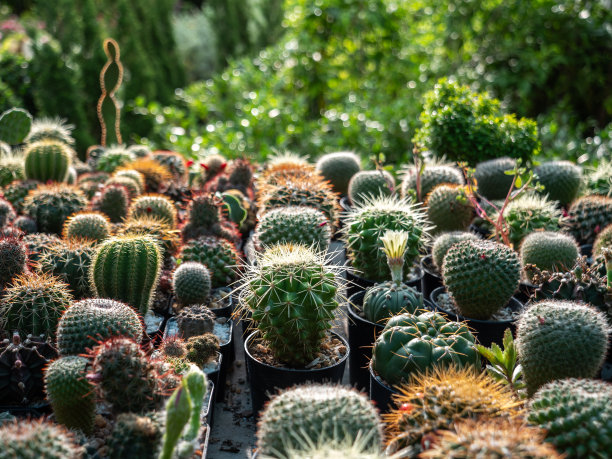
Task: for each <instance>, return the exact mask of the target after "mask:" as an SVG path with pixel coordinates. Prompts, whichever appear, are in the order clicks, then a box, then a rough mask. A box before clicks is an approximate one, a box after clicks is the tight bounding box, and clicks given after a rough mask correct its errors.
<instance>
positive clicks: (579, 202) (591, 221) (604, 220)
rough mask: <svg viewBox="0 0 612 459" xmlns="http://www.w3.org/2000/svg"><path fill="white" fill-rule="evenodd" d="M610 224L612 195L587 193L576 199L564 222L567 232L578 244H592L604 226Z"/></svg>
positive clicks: (611, 219)
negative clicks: (587, 194)
mask: <svg viewBox="0 0 612 459" xmlns="http://www.w3.org/2000/svg"><path fill="white" fill-rule="evenodd" d="M610 224H612V197H607V196H599V195H589V196H583V197H581V198H578V199H576V200H575V201H574V202H573V203H572V205H571V206H570V208H569V216H568V219H567V222H566V226H567V229H568V231H569V233H570V234H571V235H572V236H574V238H576V240H577V241H578V243H579V244H592V243H593V242H594V241H595V238H596V237H597V235H598V234H599V233H600V232H601V230H603V229H604V228H605V227H606V226H608V225H610Z"/></svg>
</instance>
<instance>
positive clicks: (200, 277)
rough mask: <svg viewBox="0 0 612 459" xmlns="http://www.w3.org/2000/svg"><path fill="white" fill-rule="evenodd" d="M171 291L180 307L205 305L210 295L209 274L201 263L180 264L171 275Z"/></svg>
mask: <svg viewBox="0 0 612 459" xmlns="http://www.w3.org/2000/svg"><path fill="white" fill-rule="evenodd" d="M172 290H173V291H174V295H175V296H176V299H177V301H178V302H179V304H181V305H190V304H197V303H202V304H203V303H206V302H207V300H208V297H209V295H210V272H209V271H208V268H207V267H206V266H204V265H203V264H202V263H198V262H195V261H188V262H187V263H181V264H180V265H179V267H178V268H177V269H176V270H175V271H174V274H173V275H172Z"/></svg>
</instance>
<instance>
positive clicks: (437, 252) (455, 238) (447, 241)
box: [431, 231, 479, 271]
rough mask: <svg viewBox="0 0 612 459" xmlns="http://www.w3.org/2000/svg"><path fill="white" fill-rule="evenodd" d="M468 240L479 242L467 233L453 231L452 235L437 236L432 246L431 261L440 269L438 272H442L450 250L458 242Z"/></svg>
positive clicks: (471, 234)
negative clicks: (445, 258)
mask: <svg viewBox="0 0 612 459" xmlns="http://www.w3.org/2000/svg"><path fill="white" fill-rule="evenodd" d="M467 240H470V241H478V240H479V237H478V236H476V235H475V234H473V233H468V232H466V231H451V232H450V233H442V234H439V235H438V236H436V238H435V239H434V242H433V244H432V246H431V259H432V261H433V264H434V265H435V266H436V268H438V271H441V270H442V263H443V261H444V257H445V256H446V253H447V252H448V251H449V249H450V248H451V247H452V246H453V245H454V244H456V243H457V242H462V241H467Z"/></svg>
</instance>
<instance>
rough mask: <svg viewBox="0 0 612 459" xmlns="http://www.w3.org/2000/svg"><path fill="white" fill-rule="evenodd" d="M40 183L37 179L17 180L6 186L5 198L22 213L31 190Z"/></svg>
mask: <svg viewBox="0 0 612 459" xmlns="http://www.w3.org/2000/svg"><path fill="white" fill-rule="evenodd" d="M38 185H40V183H39V182H37V181H36V180H15V181H14V182H11V183H10V184H8V185H6V186H5V187H4V189H3V190H2V194H3V195H4V199H6V200H7V201H8V202H10V203H11V204H12V206H13V208H14V209H15V212H17V213H18V214H21V213H22V212H23V203H24V201H25V198H26V196H27V195H28V193H30V191H32V190H34V189H36V188H37V187H38Z"/></svg>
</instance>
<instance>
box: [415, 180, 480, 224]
mask: <svg viewBox="0 0 612 459" xmlns="http://www.w3.org/2000/svg"><path fill="white" fill-rule="evenodd" d="M466 196H467V195H466V191H465V187H462V186H460V185H448V184H442V185H437V186H436V187H435V188H434V189H433V190H432V191H431V192H430V193H429V194H428V195H427V198H426V200H425V205H426V206H427V218H428V219H429V221H430V222H431V223H433V224H434V225H435V231H436V232H441V231H465V230H467V228H468V226H470V222H471V221H472V219H473V218H474V206H473V205H472V204H471V203H470V202H469V201H468V200H467V197H466Z"/></svg>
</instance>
